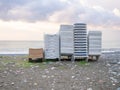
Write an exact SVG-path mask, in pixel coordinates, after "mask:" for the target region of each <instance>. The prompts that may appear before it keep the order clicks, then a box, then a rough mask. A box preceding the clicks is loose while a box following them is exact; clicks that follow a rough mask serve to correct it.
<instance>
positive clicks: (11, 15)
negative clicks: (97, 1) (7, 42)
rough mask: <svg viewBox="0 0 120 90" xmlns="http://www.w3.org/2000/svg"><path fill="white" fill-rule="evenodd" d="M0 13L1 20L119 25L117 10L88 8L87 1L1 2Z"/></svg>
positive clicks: (119, 15)
mask: <svg viewBox="0 0 120 90" xmlns="http://www.w3.org/2000/svg"><path fill="white" fill-rule="evenodd" d="M0 13H1V14H0V19H2V20H20V21H21V20H23V21H28V22H36V21H49V22H57V23H58V22H59V23H64V22H65V23H75V22H85V23H87V24H89V25H97V26H99V25H102V26H108V25H113V26H117V27H119V25H120V11H119V9H118V8H115V9H114V10H113V11H110V10H108V9H105V8H103V7H101V6H98V5H93V6H90V5H89V2H88V0H80V1H79V0H1V1H0Z"/></svg>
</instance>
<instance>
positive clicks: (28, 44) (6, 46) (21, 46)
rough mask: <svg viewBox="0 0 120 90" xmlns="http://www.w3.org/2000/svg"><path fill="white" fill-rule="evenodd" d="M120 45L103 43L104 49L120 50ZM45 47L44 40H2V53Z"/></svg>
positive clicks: (20, 52)
mask: <svg viewBox="0 0 120 90" xmlns="http://www.w3.org/2000/svg"><path fill="white" fill-rule="evenodd" d="M119 46H120V45H119V44H115V43H111V42H110V43H109V42H106V43H103V44H102V47H103V50H104V51H109V50H110V51H113V50H120V47H119ZM43 47H44V44H43V41H0V54H28V50H29V48H43ZM106 48H107V49H106ZM111 48H112V49H111Z"/></svg>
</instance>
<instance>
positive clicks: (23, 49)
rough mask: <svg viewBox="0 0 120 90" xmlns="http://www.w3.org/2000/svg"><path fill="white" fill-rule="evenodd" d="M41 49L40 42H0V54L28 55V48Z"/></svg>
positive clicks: (41, 43)
mask: <svg viewBox="0 0 120 90" xmlns="http://www.w3.org/2000/svg"><path fill="white" fill-rule="evenodd" d="M42 47H43V42H42V41H0V54H28V49H29V48H42Z"/></svg>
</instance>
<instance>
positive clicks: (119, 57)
mask: <svg viewBox="0 0 120 90" xmlns="http://www.w3.org/2000/svg"><path fill="white" fill-rule="evenodd" d="M0 90H120V53H107V54H102V56H101V57H100V59H99V60H98V61H94V62H93V61H92V62H85V61H77V62H75V63H72V62H71V61H62V62H51V61H48V62H42V63H29V62H28V56H27V55H4V56H3V55H2V56H0Z"/></svg>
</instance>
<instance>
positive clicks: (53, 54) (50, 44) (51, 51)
mask: <svg viewBox="0 0 120 90" xmlns="http://www.w3.org/2000/svg"><path fill="white" fill-rule="evenodd" d="M44 40H45V41H44V42H45V43H44V44H45V45H44V48H45V59H59V35H57V34H53V35H50V34H45V36H44Z"/></svg>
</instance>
